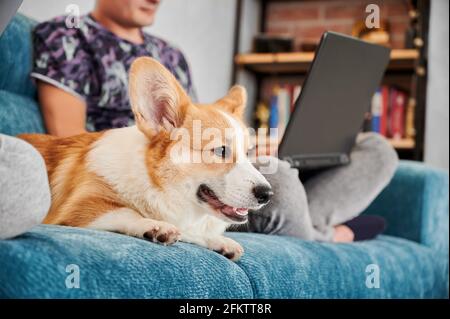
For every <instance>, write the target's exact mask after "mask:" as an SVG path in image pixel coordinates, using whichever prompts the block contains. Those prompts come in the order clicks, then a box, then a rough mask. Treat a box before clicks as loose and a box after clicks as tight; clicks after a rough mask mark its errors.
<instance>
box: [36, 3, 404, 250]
mask: <svg viewBox="0 0 450 319" xmlns="http://www.w3.org/2000/svg"><path fill="white" fill-rule="evenodd" d="M159 4H160V0H97V2H96V6H95V9H94V10H93V11H92V12H91V13H90V14H88V15H86V16H83V17H81V20H80V25H79V27H78V28H70V27H67V26H66V23H65V21H66V18H65V17H59V18H55V19H53V20H51V21H47V22H44V23H41V24H39V25H38V26H37V27H36V29H35V32H34V46H35V62H34V69H33V73H32V74H31V76H32V77H34V78H35V79H36V80H37V87H38V95H39V102H40V104H41V108H42V113H43V116H44V121H45V124H46V127H47V130H48V133H49V134H53V135H57V136H61V137H62V136H70V135H74V134H79V133H83V132H85V131H86V130H87V131H97V130H102V129H108V128H115V127H122V126H128V125H130V124H132V123H133V114H132V112H131V109H130V105H129V101H128V90H127V86H128V84H127V71H128V69H129V67H130V65H131V62H132V61H133V60H134V59H135V58H137V57H139V56H144V55H147V56H152V57H153V58H155V59H157V60H159V61H160V62H161V63H162V64H163V65H165V66H166V67H167V68H168V69H169V70H170V71H171V72H172V73H173V74H174V75H175V77H176V78H177V79H178V80H179V81H180V83H181V85H182V86H183V87H184V89H185V90H186V92H187V93H188V94H189V95H191V97H194V89H193V84H192V79H191V76H190V71H189V66H188V64H187V62H186V59H185V57H184V56H183V54H182V53H181V51H179V50H178V49H176V48H174V47H173V46H171V45H169V44H168V43H167V42H166V41H164V40H161V39H159V38H156V37H154V36H151V35H149V34H146V33H144V32H143V31H142V28H143V27H145V26H148V25H151V24H152V23H153V21H154V18H155V13H156V10H157V8H158V5H159ZM351 157H352V163H351V164H350V165H347V166H345V167H338V168H333V169H329V170H326V171H325V172H322V173H320V174H317V175H316V176H314V177H313V178H310V179H308V181H307V182H306V184H305V188H306V193H305V188H304V187H303V185H302V183H301V182H300V180H299V179H298V172H297V170H295V169H292V168H291V167H290V166H289V164H287V163H286V162H281V161H278V160H277V159H275V158H271V159H270V160H272V161H278V162H279V163H277V164H278V171H277V173H276V174H271V175H265V176H266V178H267V179H268V180H269V182H270V183H271V184H272V187H273V188H274V190H275V196H274V198H273V200H272V202H271V203H270V204H269V205H268V206H266V207H265V208H263V209H262V210H261V211H258V212H254V213H252V214H251V215H250V216H249V224H248V226H247V229H246V230H247V231H253V232H263V233H269V234H279V235H291V236H297V237H300V238H304V239H316V240H322V241H335V242H349V241H352V240H354V239H366V238H372V237H374V236H375V235H376V234H378V233H379V232H381V231H382V229H383V227H384V224H383V222H382V221H380V220H379V219H376V218H372V219H370V220H367V218H362V219H361V218H359V219H355V220H353V221H352V222H350V223H347V224H343V223H345V222H347V221H349V220H351V219H352V218H354V217H356V216H358V215H359V214H360V213H361V212H362V211H363V210H364V208H366V207H367V206H368V205H369V204H370V202H371V201H372V200H373V199H374V198H375V197H376V196H377V195H378V193H379V192H380V191H381V190H382V189H383V188H384V187H385V186H386V185H387V183H388V182H389V180H390V179H391V177H392V175H393V172H394V170H395V167H396V165H397V157H396V154H395V151H394V150H393V149H392V147H391V146H390V145H389V144H388V143H387V142H386V141H385V140H384V139H383V138H381V137H379V136H378V135H375V134H368V135H361V136H360V137H359V140H358V142H357V144H356V146H355V149H354V150H353V152H352V155H351ZM368 221H369V223H368V224H367V222H368ZM361 222H362V224H363V225H362V226H363V227H362V228H361ZM366 224H367V225H366ZM355 230H356V233H355Z"/></svg>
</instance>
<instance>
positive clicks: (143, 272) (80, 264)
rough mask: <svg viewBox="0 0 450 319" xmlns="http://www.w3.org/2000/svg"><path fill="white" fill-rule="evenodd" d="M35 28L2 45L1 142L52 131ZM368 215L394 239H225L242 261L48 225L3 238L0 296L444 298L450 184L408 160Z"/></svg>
mask: <svg viewBox="0 0 450 319" xmlns="http://www.w3.org/2000/svg"><path fill="white" fill-rule="evenodd" d="M32 25H33V22H32V21H30V20H29V19H27V18H25V17H23V16H20V15H17V16H16V17H15V19H14V20H13V21H12V23H11V24H10V25H9V27H8V28H7V30H6V32H5V34H4V35H3V36H2V37H1V38H0V132H2V133H6V134H11V135H15V134H18V133H22V132H43V131H44V128H43V126H42V119H41V117H40V113H39V108H38V105H37V103H36V100H35V94H36V92H35V88H34V86H33V84H32V82H31V81H30V79H29V77H28V73H29V71H30V61H31V42H30V30H31V28H32ZM365 214H378V215H383V216H384V217H385V218H386V219H387V221H388V225H389V226H388V229H387V232H386V234H385V235H383V236H379V237H378V238H377V239H376V240H370V241H365V242H357V243H352V244H324V243H318V242H308V241H303V240H300V239H296V238H290V237H279V236H268V235H263V234H247V233H229V234H228V235H229V236H231V237H232V238H234V239H236V240H237V241H238V242H240V243H241V244H242V245H243V246H244V248H245V251H246V252H245V255H244V256H243V258H242V259H241V260H240V261H239V262H237V263H234V262H231V261H229V260H227V259H226V258H224V257H222V256H220V255H218V254H216V253H214V252H211V251H208V250H206V249H204V248H201V247H198V246H195V245H191V244H186V243H177V244H175V245H174V246H171V247H164V246H160V245H157V244H153V243H149V242H147V241H144V240H140V239H136V238H132V237H128V236H123V235H120V234H114V233H108V232H102V231H94V230H87V229H80V228H72V227H62V226H49V225H41V226H37V227H35V228H34V229H32V230H31V231H29V232H28V233H26V234H23V235H21V236H19V237H17V238H14V239H10V240H3V241H0V297H3V298H54V297H56V298H447V297H448V291H449V289H448V284H449V281H448V280H449V279H448V257H449V250H448V249H449V239H448V238H449V237H448V236H449V220H448V175H447V174H446V173H444V172H442V171H439V170H435V169H432V168H430V167H427V166H425V165H423V164H421V163H415V162H401V164H400V167H399V169H398V171H397V172H396V174H395V177H394V179H393V180H392V182H391V183H390V185H389V186H388V187H387V188H386V189H385V190H384V191H383V192H382V193H381V194H380V196H379V197H378V198H377V199H376V200H375V202H374V203H373V204H372V205H371V206H370V207H369V208H368V209H367V210H366V212H365ZM0 222H1V221H0ZM73 265H75V266H73ZM374 265H375V266H374ZM74 267H75V268H74ZM76 273H77V274H79V286H77V284H76V281H71V279H72V278H73V277H71V276H73V275H75V274H76ZM376 275H379V276H378V279H379V280H378V282H379V285H377V280H376V279H374V278H375V277H374V276H376ZM68 281H69V282H68ZM74 284H75V288H73V285H74ZM70 287H72V288H70ZM76 287H79V288H76Z"/></svg>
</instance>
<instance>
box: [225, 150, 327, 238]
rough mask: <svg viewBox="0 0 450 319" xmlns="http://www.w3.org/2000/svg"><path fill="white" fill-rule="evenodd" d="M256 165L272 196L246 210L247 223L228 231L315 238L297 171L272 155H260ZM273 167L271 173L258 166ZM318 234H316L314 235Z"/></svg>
mask: <svg viewBox="0 0 450 319" xmlns="http://www.w3.org/2000/svg"><path fill="white" fill-rule="evenodd" d="M260 159H263V160H262V161H261V162H263V163H265V164H260V163H257V164H255V167H256V168H258V169H259V170H260V171H261V173H262V174H263V175H264V177H265V178H266V179H267V181H268V182H269V183H270V185H271V186H272V189H273V191H274V195H273V196H272V199H271V200H270V202H269V203H268V204H267V205H266V206H264V207H263V208H262V209H260V210H258V211H254V212H250V213H249V222H248V224H247V225H240V226H237V227H236V226H235V227H232V228H231V229H230V230H238V231H249V232H255V233H264V234H272V235H285V236H294V237H299V238H302V239H306V240H314V239H316V236H315V233H316V232H315V231H314V229H313V226H312V223H311V218H310V216H309V210H308V202H307V199H306V194H305V189H304V188H303V185H302V183H301V182H300V179H299V177H298V170H297V169H294V168H292V167H291V166H290V164H289V163H288V162H285V161H281V160H279V159H277V158H275V157H266V156H264V157H260ZM262 166H264V167H267V166H270V167H277V169H276V171H275V172H274V173H271V174H266V173H264V170H261V167H262ZM318 235H319V236H320V234H318Z"/></svg>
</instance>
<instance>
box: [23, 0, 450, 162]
mask: <svg viewBox="0 0 450 319" xmlns="http://www.w3.org/2000/svg"><path fill="white" fill-rule="evenodd" d="M94 3H95V1H94V0H59V1H55V0H40V1H35V0H24V2H23V4H22V6H21V7H20V9H19V11H20V12H21V13H23V14H25V15H27V16H29V17H32V18H34V19H36V20H38V21H43V20H47V19H50V18H52V17H54V16H57V15H62V14H65V10H66V7H67V6H68V5H69V4H77V5H78V6H79V7H80V11H81V13H87V12H89V11H90V10H91V9H92V8H93V6H94ZM374 4H375V5H376V6H377V8H379V14H380V15H379V18H380V19H379V21H380V25H379V28H375V29H369V28H367V26H366V24H365V21H366V19H367V17H368V15H370V14H371V11H370V10H369V11H367V9H368V5H374ZM448 12H449V2H448V1H446V0H417V1H412V0H384V1H375V0H370V1H365V0H345V1H344V0H319V1H311V0H189V1H186V0H163V1H162V3H161V7H160V9H159V12H158V14H157V16H156V21H155V24H154V25H153V26H151V27H149V28H147V30H146V31H147V32H149V33H151V34H154V35H157V36H160V37H162V38H164V39H166V40H168V41H169V42H171V43H172V44H174V45H176V46H177V47H179V48H180V49H181V50H182V51H183V52H184V53H185V55H186V56H187V58H188V60H189V62H190V66H191V70H192V73H193V80H194V83H195V87H196V89H197V95H198V99H199V101H201V102H212V101H214V100H215V99H217V98H220V97H222V96H223V95H224V94H225V93H226V91H227V90H228V88H229V87H230V86H231V85H232V84H233V83H240V84H243V85H245V87H246V88H247V89H248V91H249V105H248V108H247V113H246V117H247V121H248V123H249V124H250V125H252V126H254V127H279V128H281V129H283V127H284V126H285V125H286V122H287V120H288V119H289V115H290V113H291V112H292V110H293V102H294V101H295V99H296V97H297V96H298V94H299V93H300V91H301V86H302V84H303V81H304V78H305V75H306V73H307V71H308V69H309V66H310V64H311V62H312V59H313V56H314V54H313V52H314V50H315V48H316V47H317V45H318V43H319V41H320V37H321V35H322V33H323V32H325V31H336V32H341V33H345V34H349V35H353V36H357V37H360V38H362V39H364V40H367V41H372V42H375V43H379V44H381V45H386V46H389V47H391V48H392V49H393V50H392V55H391V63H390V65H389V67H388V70H387V72H386V74H385V77H384V79H383V83H382V85H381V86H380V89H379V91H378V92H377V94H375V96H374V99H373V101H372V103H371V105H368V106H367V108H368V112H367V118H366V122H365V125H364V129H365V130H374V131H378V132H380V133H381V134H384V135H385V136H386V137H387V138H389V140H390V141H391V143H392V144H393V145H394V147H395V148H396V149H397V151H398V153H399V155H400V157H401V158H403V159H412V160H419V161H425V162H427V163H429V164H431V165H434V166H436V167H441V168H444V169H446V170H448V167H449V148H448V145H449V97H448V94H449V93H448V92H449V83H448V68H449V65H448V59H449V52H448V38H449V34H448V26H449V21H448ZM324 93H326V91H324ZM275 108H276V109H277V112H273V110H274V109H275ZM275 113H277V114H278V115H279V114H282V117H280V116H277V118H275V117H274V116H273V114H275Z"/></svg>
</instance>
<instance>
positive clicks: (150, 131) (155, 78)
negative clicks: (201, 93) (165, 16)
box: [129, 57, 190, 137]
mask: <svg viewBox="0 0 450 319" xmlns="http://www.w3.org/2000/svg"><path fill="white" fill-rule="evenodd" d="M129 95H130V103H131V109H132V110H133V113H134V118H135V120H136V125H137V126H138V128H139V129H140V130H141V131H142V132H143V133H144V134H146V135H147V136H149V137H150V136H153V135H154V134H156V133H158V132H160V131H161V130H166V131H169V132H170V131H171V130H173V129H174V128H176V127H179V126H181V125H182V123H183V119H184V113H185V109H186V107H187V105H188V104H189V103H190V99H189V96H188V95H187V94H186V92H185V91H184V89H183V88H182V86H181V85H180V84H179V83H178V81H177V79H176V78H175V77H174V76H173V75H172V73H170V72H169V70H167V69H166V68H165V67H164V66H163V65H162V64H161V63H159V62H157V61H156V60H155V59H152V58H149V57H141V58H137V59H136V60H134V61H133V63H132V65H131V68H130V72H129Z"/></svg>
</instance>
